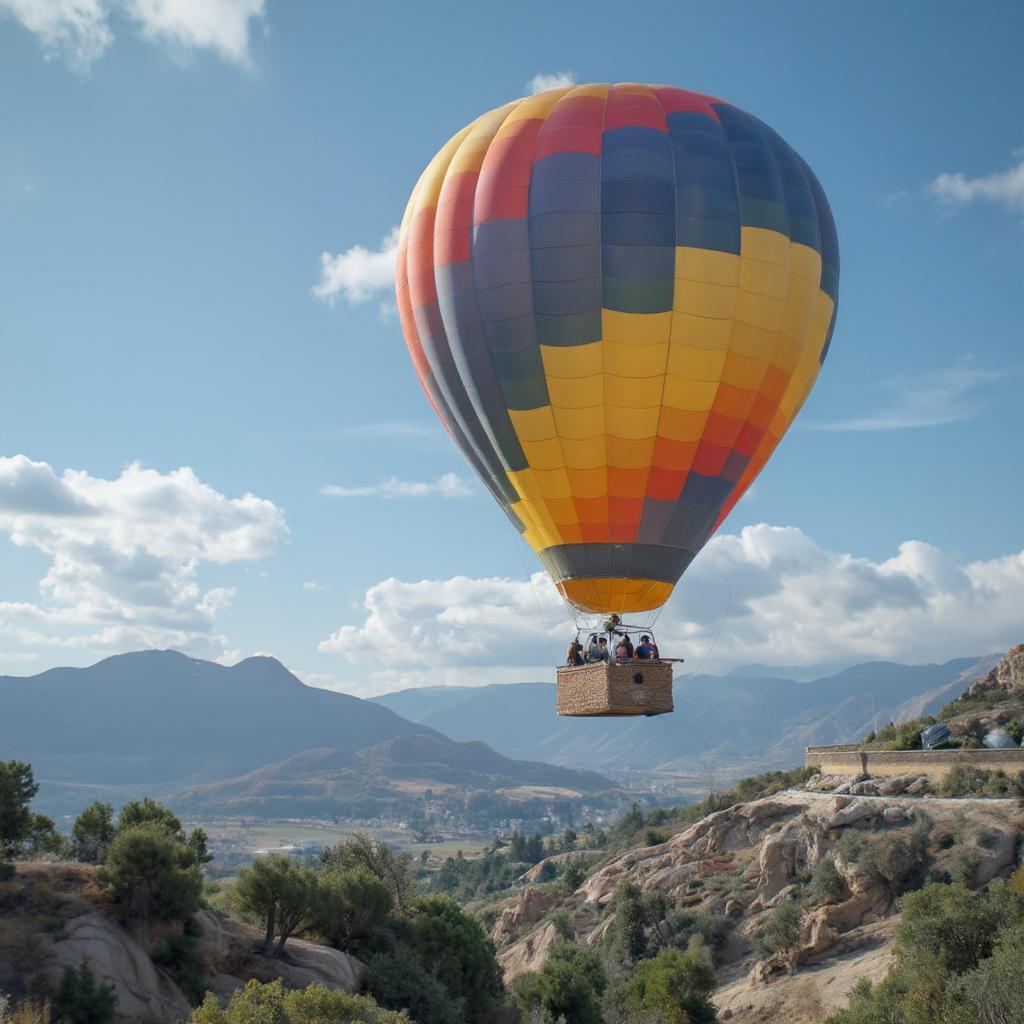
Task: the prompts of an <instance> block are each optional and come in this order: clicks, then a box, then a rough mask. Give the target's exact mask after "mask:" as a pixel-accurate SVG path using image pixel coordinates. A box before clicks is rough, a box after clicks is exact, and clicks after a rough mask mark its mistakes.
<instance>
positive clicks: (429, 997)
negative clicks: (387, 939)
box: [364, 946, 463, 1024]
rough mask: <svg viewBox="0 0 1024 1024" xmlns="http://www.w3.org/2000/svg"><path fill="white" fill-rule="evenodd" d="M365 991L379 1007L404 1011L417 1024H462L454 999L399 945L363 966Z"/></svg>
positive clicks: (410, 953) (410, 952) (455, 999)
mask: <svg viewBox="0 0 1024 1024" xmlns="http://www.w3.org/2000/svg"><path fill="white" fill-rule="evenodd" d="M364 984H365V986H366V991H367V992H369V993H370V995H371V996H373V998H374V999H376V1001H377V1002H378V1003H380V1004H381V1005H382V1006H390V1007H393V1008H394V1009H400V1010H406V1011H408V1013H409V1016H410V1017H411V1018H412V1019H413V1020H414V1021H415V1022H416V1024H461V1022H462V1020H463V1017H462V1014H461V1010H460V1006H459V1002H458V999H457V998H453V996H452V994H451V993H450V992H449V991H448V989H447V988H445V986H444V985H442V984H441V982H440V981H438V980H437V978H435V977H433V976H432V975H431V974H430V973H429V972H428V971H427V970H426V968H425V967H424V966H423V964H422V963H420V961H419V959H418V957H417V956H416V955H415V953H414V952H413V951H412V950H409V949H406V948H404V947H402V946H399V947H398V949H396V950H395V951H394V952H391V953H379V954H378V955H377V956H375V957H373V958H371V960H370V962H369V963H368V964H367V965H366V977H365V980H364Z"/></svg>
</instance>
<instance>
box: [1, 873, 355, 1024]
mask: <svg viewBox="0 0 1024 1024" xmlns="http://www.w3.org/2000/svg"><path fill="white" fill-rule="evenodd" d="M51 868H52V870H50V869H51ZM75 869H76V872H75V873H77V875H80V876H82V877H81V878H78V882H79V883H80V884H79V890H83V889H84V890H85V891H86V892H87V894H88V888H87V885H82V884H81V883H82V882H83V881H84V882H85V883H88V879H89V877H91V875H90V874H89V872H90V871H91V869H88V868H85V867H83V866H81V865H76V866H75ZM67 874H68V871H67V870H66V866H65V865H59V864H55V865H46V864H41V863H33V864H32V865H30V866H28V867H27V869H25V870H24V871H23V870H22V866H21V865H19V870H18V883H16V884H20V885H21V886H24V888H23V889H22V892H24V893H28V894H29V895H31V894H32V893H33V892H37V891H38V892H39V893H49V894H50V895H48V896H46V897H45V898H43V897H42V896H40V899H39V902H40V904H41V905H44V906H47V907H49V908H50V910H49V913H50V914H52V913H53V908H55V907H59V906H61V896H60V895H59V894H60V893H62V890H61V889H60V888H54V887H46V886H45V884H44V883H57V885H58V886H59V885H60V884H61V883H62V882H63V881H64V879H63V876H64V875H67ZM9 886H10V883H9ZM90 898H91V901H92V902H91V905H90V900H89V899H82V898H81V897H80V896H77V895H76V894H74V893H72V894H71V895H70V896H69V897H66V899H67V902H66V903H65V904H64V905H65V906H67V907H68V908H69V909H70V910H71V913H70V914H69V915H68V916H66V917H63V918H62V919H61V927H60V928H59V929H55V928H53V926H52V922H53V921H54V917H52V916H50V917H45V918H44V917H35V916H32V915H31V914H30V913H26V912H25V905H24V904H22V905H20V906H19V907H18V908H17V909H18V910H19V913H18V914H17V916H16V918H14V917H12V916H10V915H8V917H7V919H6V920H4V919H3V918H2V917H0V938H4V939H10V940H12V942H13V943H14V945H13V946H12V945H11V943H10V942H0V977H10V976H11V975H12V970H11V968H12V967H13V966H14V965H12V964H10V963H8V962H7V961H8V957H9V951H10V950H11V949H14V948H17V949H21V950H30V951H31V956H27V955H26V956H22V957H21V958H20V960H19V961H18V964H17V970H16V972H15V974H16V977H17V982H18V984H17V988H16V991H20V992H32V991H45V990H46V989H47V988H51V989H52V988H53V987H55V986H57V985H59V984H60V981H61V978H62V976H63V973H64V969H65V968H66V967H72V968H77V967H78V966H79V965H80V964H82V963H86V964H88V965H89V966H90V968H91V969H92V971H93V973H94V975H95V976H96V979H97V981H99V982H101V983H104V984H107V985H110V986H112V987H113V990H114V993H115V994H116V996H117V1002H116V1006H115V1012H114V1020H115V1024H176V1022H179V1021H185V1020H187V1019H188V1018H189V1015H190V1014H191V1012H192V1007H191V1006H190V1004H189V1001H188V998H187V997H186V995H185V993H184V992H183V991H182V989H181V988H180V986H179V985H178V984H177V983H176V981H175V980H174V978H173V977H172V976H171V974H169V973H168V972H167V971H165V970H163V969H161V968H160V967H158V966H156V964H154V962H153V959H152V955H151V954H152V952H153V951H154V950H155V949H157V948H158V947H159V946H160V945H161V944H162V942H163V941H164V940H165V939H166V938H167V937H168V936H169V935H170V934H171V933H172V932H173V931H179V930H180V928H179V927H175V928H174V929H170V930H169V929H168V928H167V927H159V926H153V928H152V929H151V930H149V931H132V930H130V929H128V928H125V927H123V926H122V924H121V923H120V922H119V921H118V920H117V919H116V918H115V917H113V916H112V914H111V912H110V907H109V905H107V904H105V903H104V902H103V901H102V900H101V899H99V898H96V897H90ZM196 923H197V924H198V925H199V936H198V942H199V957H200V961H201V963H202V976H201V978H200V982H201V984H202V987H203V988H204V989H206V990H209V991H211V992H213V993H214V994H215V995H216V996H217V997H218V998H219V999H221V1000H225V1001H226V1000H227V998H228V997H229V996H230V994H231V992H233V991H234V990H235V989H237V988H241V987H242V986H244V985H245V982H246V980H248V979H249V978H256V979H258V980H260V981H272V980H274V979H276V978H280V979H281V981H282V982H283V983H284V985H285V987H286V988H305V987H306V986H307V985H309V984H311V983H312V982H318V983H319V984H321V985H324V986H325V987H327V988H330V989H341V990H344V991H346V992H356V991H358V990H359V988H360V985H361V983H362V976H363V971H364V967H363V965H362V964H361V963H360V962H359V961H358V960H357V959H355V957H352V956H349V955H348V954H347V953H343V952H341V951H340V950H337V949H332V948H331V947H329V946H320V945H317V944H316V943H313V942H306V941H303V940H301V939H290V940H289V941H288V944H287V946H286V947H285V951H284V955H283V957H282V958H280V959H274V958H269V957H265V956H263V955H262V952H261V941H260V940H261V936H260V935H259V933H258V932H257V930H256V929H254V928H251V927H249V926H248V925H245V924H243V923H242V922H240V921H235V920H232V919H230V918H222V917H221V916H220V915H218V914H216V913H214V912H213V911H211V910H202V911H200V912H199V913H198V914H197V915H196Z"/></svg>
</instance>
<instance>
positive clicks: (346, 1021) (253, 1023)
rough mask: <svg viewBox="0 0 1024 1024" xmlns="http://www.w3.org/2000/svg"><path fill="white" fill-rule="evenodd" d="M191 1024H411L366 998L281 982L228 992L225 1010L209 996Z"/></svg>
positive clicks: (402, 1014)
mask: <svg viewBox="0 0 1024 1024" xmlns="http://www.w3.org/2000/svg"><path fill="white" fill-rule="evenodd" d="M190 1020H191V1021H192V1024H355V1022H357V1021H358V1022H363V1024H412V1022H411V1021H410V1020H409V1018H408V1017H407V1016H406V1014H404V1013H395V1012H393V1011H390V1010H384V1009H381V1007H380V1006H378V1005H377V1003H375V1002H374V1001H373V999H371V998H370V997H368V996H357V995H350V994H349V993H347V992H332V991H330V990H329V989H327V988H324V986H323V985H318V984H316V983H314V984H312V985H310V986H309V987H308V988H304V989H296V990H294V991H292V992H286V991H285V990H284V986H283V985H282V984H281V981H280V980H279V979H278V980H276V981H271V982H267V983H266V984H261V983H260V982H258V981H256V980H255V979H252V980H250V981H249V982H248V983H247V984H246V986H245V988H241V989H238V990H237V991H235V992H232V993H231V999H230V1001H229V1002H228V1005H227V1007H226V1008H225V1009H223V1010H222V1009H221V1008H220V1007H219V1006H218V1004H217V999H216V997H215V996H214V995H213V993H208V994H207V996H206V999H205V1000H204V1002H203V1005H202V1006H201V1007H199V1009H198V1010H195V1011H194V1012H193V1013H192V1016H191V1018H190Z"/></svg>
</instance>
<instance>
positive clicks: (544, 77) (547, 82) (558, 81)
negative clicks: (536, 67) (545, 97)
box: [526, 71, 576, 96]
mask: <svg viewBox="0 0 1024 1024" xmlns="http://www.w3.org/2000/svg"><path fill="white" fill-rule="evenodd" d="M575 84H576V75H575V74H574V73H573V72H572V71H555V72H554V73H553V74H544V73H543V72H539V73H538V74H536V75H534V76H533V78H531V79H530V80H529V81H528V82H527V83H526V91H527V92H528V93H530V95H531V96H532V95H535V94H536V93H538V92H547V91H548V89H567V88H568V87H569V86H570V85H575Z"/></svg>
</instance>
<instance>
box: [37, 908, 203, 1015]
mask: <svg viewBox="0 0 1024 1024" xmlns="http://www.w3.org/2000/svg"><path fill="white" fill-rule="evenodd" d="M64 935H65V937H64V938H63V939H62V940H61V941H60V942H58V943H56V944H55V945H54V947H53V952H54V958H53V961H52V962H51V964H49V965H48V967H47V971H46V973H47V975H48V978H49V980H50V981H51V983H52V984H54V985H59V984H60V979H61V976H62V975H63V973H64V968H65V967H75V968H77V967H78V965H79V964H80V963H82V961H83V960H84V961H85V962H86V963H87V964H88V965H89V966H90V967H91V968H92V971H93V973H94V974H95V975H96V980H97V981H99V982H105V983H107V984H110V985H112V986H113V987H114V992H115V993H116V994H117V1005H116V1008H115V1011H114V1020H115V1021H116V1022H118V1024H164V1022H166V1021H177V1020H187V1019H188V1017H189V1014H191V1012H192V1007H191V1006H190V1005H189V1001H188V999H186V998H185V994H184V993H183V992H182V991H181V989H180V988H178V986H177V985H176V984H175V983H174V981H173V980H172V979H171V978H170V976H169V975H167V974H166V973H165V972H164V971H162V970H160V969H159V968H158V967H156V966H155V965H154V964H153V961H152V960H151V959H150V957H149V953H148V952H147V951H146V949H145V948H144V947H143V946H142V945H141V944H140V943H139V942H137V941H136V939H135V937H134V936H133V935H132V934H131V933H130V932H128V931H126V930H125V929H124V928H122V927H120V925H118V924H116V923H115V922H113V921H110V920H108V919H107V918H105V917H104V916H103V915H102V914H96V913H91V914H82V915H81V916H79V917H73V918H71V920H69V921H68V922H67V923H66V925H65V929H64Z"/></svg>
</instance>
